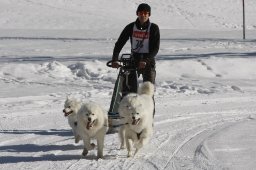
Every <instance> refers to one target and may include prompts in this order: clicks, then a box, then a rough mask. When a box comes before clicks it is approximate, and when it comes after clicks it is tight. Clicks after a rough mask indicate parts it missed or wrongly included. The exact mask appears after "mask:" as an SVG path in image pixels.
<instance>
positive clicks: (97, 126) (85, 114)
mask: <svg viewBox="0 0 256 170" xmlns="http://www.w3.org/2000/svg"><path fill="white" fill-rule="evenodd" d="M77 116H78V129H79V134H81V137H82V139H83V141H84V150H83V153H82V155H84V156H86V155H87V154H88V151H89V150H92V149H94V148H95V144H94V143H91V139H96V140H97V145H98V146H97V149H98V150H97V157H98V158H103V147H104V137H105V134H106V132H107V130H108V117H107V112H105V113H104V111H103V109H102V108H101V107H100V106H99V105H98V104H96V103H94V102H89V103H86V104H83V105H82V106H81V109H80V110H79V112H78V114H77Z"/></svg>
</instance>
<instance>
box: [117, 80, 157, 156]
mask: <svg viewBox="0 0 256 170" xmlns="http://www.w3.org/2000/svg"><path fill="white" fill-rule="evenodd" d="M153 95H154V85H153V84H152V83H151V82H144V83H143V84H142V85H141V86H140V87H139V89H138V94H136V93H130V94H128V95H127V96H125V97H124V98H123V99H122V100H121V102H120V106H119V109H118V112H119V114H120V116H122V117H124V121H125V125H124V126H122V127H121V128H120V131H119V135H120V138H121V148H124V147H125V144H126V147H127V151H128V157H131V156H132V145H133V146H134V148H136V150H135V153H134V156H135V155H136V153H137V152H138V151H139V149H141V148H142V147H143V146H144V145H145V144H147V143H148V142H149V139H150V138H151V136H152V134H153V111H154V101H153Z"/></svg>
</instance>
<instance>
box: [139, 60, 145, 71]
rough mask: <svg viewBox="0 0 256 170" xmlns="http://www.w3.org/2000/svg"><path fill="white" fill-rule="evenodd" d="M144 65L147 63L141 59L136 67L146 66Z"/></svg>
mask: <svg viewBox="0 0 256 170" xmlns="http://www.w3.org/2000/svg"><path fill="white" fill-rule="evenodd" d="M146 65H147V63H146V61H143V60H142V61H140V62H139V65H138V68H139V69H144V68H145V67H146Z"/></svg>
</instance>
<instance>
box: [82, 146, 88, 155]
mask: <svg viewBox="0 0 256 170" xmlns="http://www.w3.org/2000/svg"><path fill="white" fill-rule="evenodd" d="M87 154H88V150H87V149H86V148H84V150H83V152H82V155H83V156H86V155H87Z"/></svg>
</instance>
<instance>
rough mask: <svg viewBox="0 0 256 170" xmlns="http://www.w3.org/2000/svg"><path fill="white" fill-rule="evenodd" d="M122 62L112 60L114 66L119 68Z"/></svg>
mask: <svg viewBox="0 0 256 170" xmlns="http://www.w3.org/2000/svg"><path fill="white" fill-rule="evenodd" d="M119 67H120V64H119V62H118V61H112V68H119Z"/></svg>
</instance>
